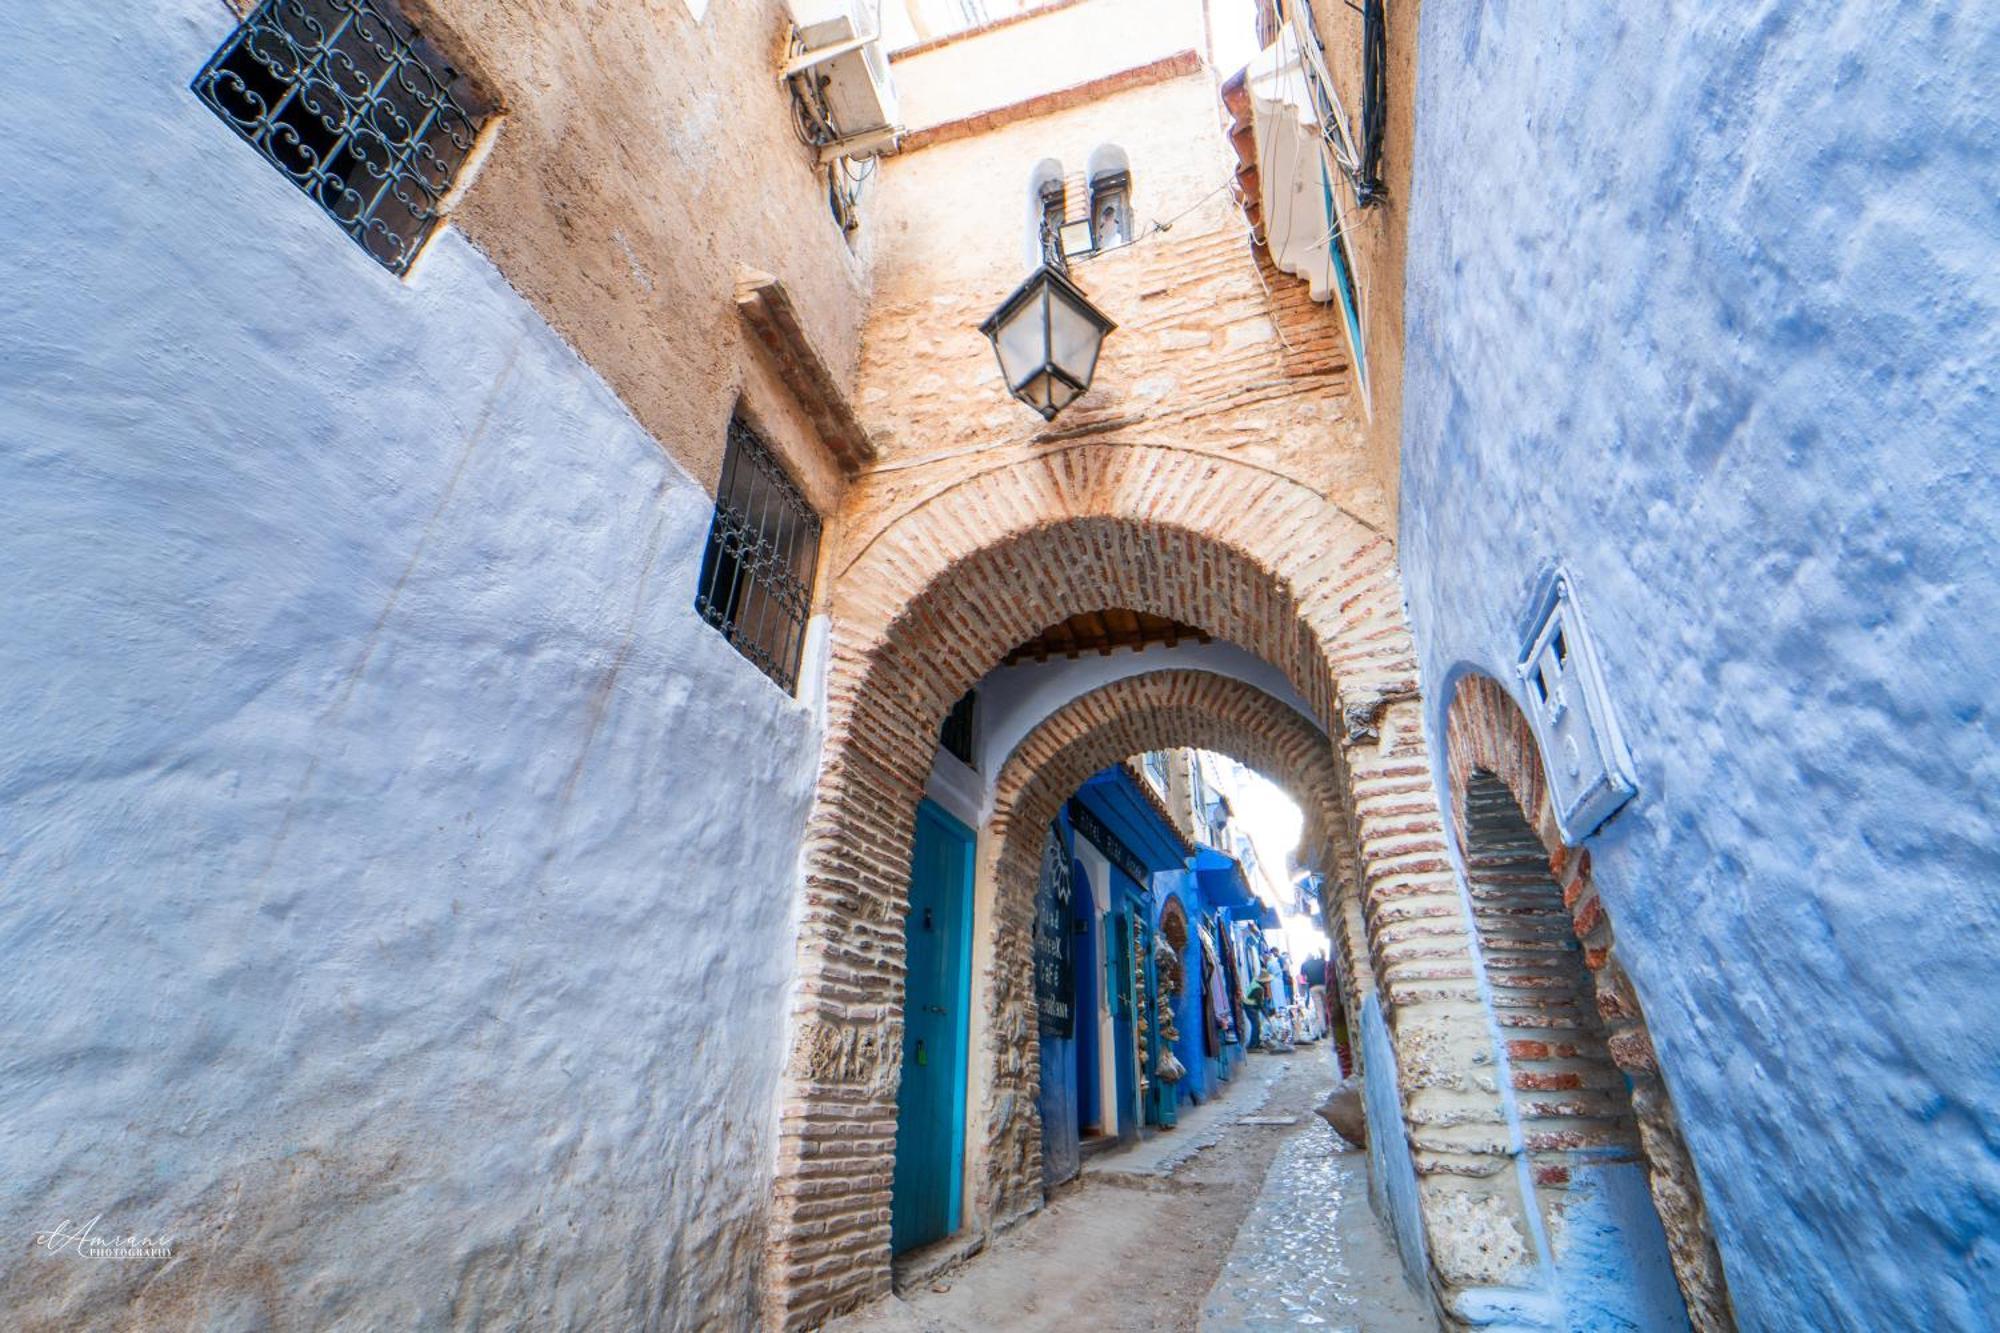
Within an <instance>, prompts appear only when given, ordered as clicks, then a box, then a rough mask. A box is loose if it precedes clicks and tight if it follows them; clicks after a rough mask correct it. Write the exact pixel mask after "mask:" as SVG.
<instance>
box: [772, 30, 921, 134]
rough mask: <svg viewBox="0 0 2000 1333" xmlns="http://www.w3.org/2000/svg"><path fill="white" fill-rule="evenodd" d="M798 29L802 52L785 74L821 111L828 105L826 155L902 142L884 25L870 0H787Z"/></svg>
mask: <svg viewBox="0 0 2000 1333" xmlns="http://www.w3.org/2000/svg"><path fill="white" fill-rule="evenodd" d="M787 3H788V4H789V6H790V8H791V12H792V26H793V27H794V28H795V29H797V31H798V38H799V40H798V46H799V51H798V54H797V55H795V56H794V57H793V58H792V59H791V61H790V62H788V63H787V64H786V66H785V69H784V78H785V79H786V80H787V81H794V85H795V91H797V92H798V93H799V94H800V95H801V96H802V97H804V98H805V99H806V100H807V102H808V104H809V105H810V106H812V107H814V108H815V112H816V113H817V112H819V111H821V110H823V111H824V114H825V117H826V119H827V120H829V121H831V124H830V125H828V126H827V129H828V130H829V131H830V132H831V133H832V135H833V140H832V142H830V143H825V144H822V145H821V146H820V157H821V159H822V160H825V159H829V158H833V157H851V156H860V155H862V154H865V153H870V152H876V151H879V150H880V149H883V148H889V147H893V146H894V144H895V142H896V135H897V125H896V89H895V85H894V84H893V83H891V82H890V80H889V60H888V57H887V56H885V55H883V54H882V42H881V29H880V26H879V24H878V23H877V20H876V9H875V5H874V4H872V3H869V0H787Z"/></svg>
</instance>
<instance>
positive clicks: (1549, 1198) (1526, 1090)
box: [1446, 675, 1735, 1333]
mask: <svg viewBox="0 0 2000 1333" xmlns="http://www.w3.org/2000/svg"><path fill="white" fill-rule="evenodd" d="M1446 760H1447V765H1448V773H1449V778H1450V795H1451V814H1452V819H1453V824H1454V831H1455V833H1456V834H1457V838H1458V844H1459V847H1460V849H1461V851H1462V853H1463V858H1464V861H1465V867H1466V879H1467V887H1468V890H1469V892H1470V895H1471V898H1472V904H1473V915H1474V918H1475V921H1476V922H1477V929H1478V935H1479V940H1480V946H1481V952H1482V954H1483V956H1484V960H1485V970H1486V974H1487V979H1488V982H1489V984H1490V985H1491V986H1492V988H1493V992H1494V996H1495V1000H1494V1005H1495V1011H1496V1019H1497V1020H1498V1022H1499V1023H1500V1024H1501V1026H1502V1029H1503V1037H1504V1038H1505V1040H1504V1041H1503V1048H1504V1055H1505V1058H1506V1060H1507V1063H1508V1065H1509V1067H1510V1071H1511V1074H1512V1081H1513V1083H1514V1085H1515V1087H1516V1089H1517V1090H1518V1091H1517V1097H1518V1098H1519V1099H1520V1102H1519V1105H1520V1117H1521V1125H1522V1130H1523V1135H1524V1148H1525V1149H1526V1151H1527V1152H1528V1153H1529V1155H1530V1158H1531V1160H1532V1161H1533V1162H1534V1164H1535V1173H1534V1174H1535V1184H1536V1192H1537V1194H1538V1196H1540V1198H1539V1200H1538V1202H1539V1205H1540V1206H1541V1208H1542V1210H1543V1211H1544V1213H1548V1212H1551V1211H1560V1210H1561V1209H1562V1208H1563V1207H1564V1206H1565V1204H1566V1202H1567V1197H1566V1196H1567V1194H1568V1193H1569V1192H1570V1191H1571V1190H1572V1189H1573V1188H1575V1187H1576V1186H1577V1185H1578V1184H1579V1182H1578V1181H1577V1180H1576V1179H1575V1172H1574V1170H1573V1166H1574V1163H1575V1161H1576V1160H1578V1157H1579V1154H1582V1155H1583V1157H1584V1158H1585V1159H1588V1158H1591V1157H1595V1158H1596V1159H1598V1160H1601V1161H1608V1162H1613V1163H1615V1162H1616V1161H1618V1160H1619V1159H1620V1158H1621V1157H1624V1158H1627V1159H1629V1158H1630V1157H1631V1156H1633V1155H1634V1150H1635V1149H1642V1150H1643V1153H1642V1155H1643V1161H1644V1165H1645V1171H1646V1183H1647V1187H1648V1191H1649V1193H1650V1195H1651V1202H1652V1205H1653V1211H1654V1213H1655V1214H1656V1216H1657V1219H1658V1221H1659V1223H1660V1225H1661V1227H1662V1228H1663V1229H1664V1241H1665V1245H1666V1248H1667V1252H1668V1255H1669V1257H1670V1260H1671V1264H1672V1269H1673V1277H1674V1279H1675V1282H1676V1284H1677V1285H1678V1287H1679V1290H1680V1296H1681V1298H1682V1300H1683V1301H1684V1303H1685V1305H1686V1308H1687V1314H1688V1319H1689V1322H1690V1323H1691V1324H1692V1325H1693V1326H1694V1327H1695V1328H1697V1329H1700V1330H1704V1333H1707V1331H1710V1330H1727V1329H1731V1328H1733V1327H1734V1326H1735V1324H1734V1318H1733V1316H1732V1314H1731V1311H1730V1305H1729V1292H1728V1287H1727V1284H1726V1282H1725V1280H1724V1276H1723V1272H1722V1263H1721V1258H1720V1255H1719V1254H1718V1253H1717V1251H1716V1248H1715V1240H1714V1237H1713V1234H1712V1233H1711V1231H1710V1229H1709V1223H1708V1213H1707V1209H1706V1207H1705V1206H1704V1204H1703V1202H1702V1195H1701V1185H1700V1181H1699V1179H1698V1178H1697V1176H1696V1173H1695V1167H1694V1161H1693V1159H1692V1157H1691V1156H1690V1155H1689V1153H1688V1149H1687V1145H1686V1142H1685V1141H1684V1139H1683V1138H1682V1136H1681V1132H1680V1127H1679V1124H1678V1123H1677V1120H1676V1118H1675V1114H1674V1108H1673V1101H1672V1098H1671V1097H1670V1096H1669V1094H1668V1090H1667V1084H1666V1079H1665V1075H1664V1073H1663V1071H1662V1070H1661V1068H1660V1064H1659V1059H1658V1056H1657V1055H1656V1054H1655V1052H1654V1049H1653V1042H1652V1038H1651V1036H1650V1035H1649V1034H1648V1032H1647V1029H1646V1018H1645V1013H1644V1011H1643V1009H1642V1008H1641V1007H1640V1004H1639V998H1638V995H1637V993H1636V992H1635V991H1634V989H1633V987H1632V983H1631V980H1630V979H1629V978H1628V977H1627V976H1626V974H1625V970H1624V968H1623V966H1622V965H1621V964H1620V962H1619V960H1618V956H1617V944H1616V940H1615V939H1614V937H1613V934H1612V928H1611V921H1610V918H1609V917H1608V916H1607V915H1606V913H1605V910H1604V906H1603V903H1602V901H1601V899H1600V898H1599V896H1598V893H1597V889H1596V886H1595V885H1594V884H1593V883H1592V880H1591V874H1590V853H1589V852H1588V851H1587V850H1582V849H1578V848H1574V847H1570V846H1567V845H1565V844H1564V842H1563V841H1562V837H1561V834H1560V832H1559V830H1558V826H1557V823H1556V818H1555V811H1554V808H1553V806H1552V804H1551V803H1550V800H1549V789H1548V783H1547V780H1546V777H1545V775H1544V773H1543V769H1542V758H1541V750H1540V748H1539V747H1538V746H1537V744H1536V742H1535V737H1534V731H1533V728H1532V727H1531V725H1530V724H1529V722H1528V719H1527V716H1526V715H1525V714H1524V713H1523V712H1522V711H1521V709H1520V707H1519V705H1517V704H1516V703H1515V702H1514V700H1513V699H1512V698H1511V697H1510V696H1509V695H1508V694H1507V692H1506V690H1505V689H1503V688H1502V687H1501V685H1500V684H1499V682H1497V681H1495V680H1493V679H1491V678H1490V677H1487V676H1482V675H1468V676H1465V677H1463V678H1461V679H1460V680H1459V682H1458V684H1457V685H1456V687H1455V688H1454V690H1453V693H1452V699H1451V706H1450V709H1449V712H1448V713H1447V719H1446ZM1635 1134H1636V1140H1637V1142H1636V1143H1634V1141H1633V1140H1634V1136H1635ZM1553 1258H1554V1260H1555V1262H1556V1264H1557V1267H1558V1269H1560V1267H1561V1261H1562V1256H1561V1255H1560V1254H1557V1255H1555V1256H1553ZM1600 1258H1601V1256H1600Z"/></svg>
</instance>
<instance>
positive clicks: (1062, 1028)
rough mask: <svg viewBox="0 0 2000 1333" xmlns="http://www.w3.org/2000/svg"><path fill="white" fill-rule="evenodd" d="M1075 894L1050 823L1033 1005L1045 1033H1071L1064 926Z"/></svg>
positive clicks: (1072, 992) (1038, 910)
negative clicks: (1038, 1012) (1039, 1014)
mask: <svg viewBox="0 0 2000 1333" xmlns="http://www.w3.org/2000/svg"><path fill="white" fill-rule="evenodd" d="M1075 892H1076V884H1075V881H1074V880H1072V879H1071V878H1070V869H1069V853H1068V852H1067V851H1065V850H1064V849H1063V840H1062V833H1061V831H1060V830H1059V829H1058V828H1057V827H1056V826H1055V825H1053V824H1051V825H1050V826H1049V836H1048V840H1047V841H1046V842H1044V843H1043V844H1042V878H1041V883H1040V884H1038V885H1037V886H1036V888H1035V1007H1036V1008H1037V1009H1038V1010H1040V1012H1041V1018H1040V1022H1039V1024H1038V1027H1039V1029H1040V1031H1041V1034H1042V1035H1043V1036H1044V1037H1067V1036H1070V1035H1072V1034H1074V1033H1075V1031H1076V940H1075V937H1074V936H1072V935H1071V934H1070V930H1069V918H1070V903H1071V899H1072V897H1073V896H1074V895H1075Z"/></svg>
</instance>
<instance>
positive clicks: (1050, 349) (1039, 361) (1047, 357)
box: [979, 223, 1118, 421]
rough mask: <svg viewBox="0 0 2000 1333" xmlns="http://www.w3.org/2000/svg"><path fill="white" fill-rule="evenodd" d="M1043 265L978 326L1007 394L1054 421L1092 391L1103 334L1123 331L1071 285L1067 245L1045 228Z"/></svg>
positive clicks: (1075, 286) (1049, 229)
mask: <svg viewBox="0 0 2000 1333" xmlns="http://www.w3.org/2000/svg"><path fill="white" fill-rule="evenodd" d="M1042 232H1043V234H1042V263H1041V266H1040V267H1039V268H1037V269H1036V270H1035V271H1034V272H1033V273H1030V274H1029V275H1028V278H1027V281H1025V282H1023V283H1022V284H1021V285H1020V286H1019V287H1016V288H1015V289H1014V291H1013V294H1012V295H1010V296H1008V298H1007V299H1006V300H1005V301H1002V302H1001V303H1000V308H999V309H998V310H995V311H994V312H993V313H992V314H991V315H988V316H987V317H986V322H985V323H983V324H981V325H980V326H979V331H980V332H981V333H983V334H985V335H986V336H987V337H988V338H989V339H991V340H992V343H993V353H994V355H995V356H997V357H998V358H999V360H1000V374H1001V377H1002V378H1003V379H1005V380H1006V381H1007V391H1008V392H1009V393H1011V394H1013V395H1014V396H1015V397H1016V398H1018V399H1020V400H1021V401H1022V402H1024V403H1026V404H1027V405H1028V406H1029V407H1032V408H1034V409H1035V410H1036V411H1037V412H1039V413H1041V414H1042V420H1044V421H1053V420H1055V415H1056V413H1058V412H1060V411H1062V410H1063V409H1064V408H1065V407H1068V406H1069V405H1070V404H1071V403H1072V402H1074V401H1075V400H1076V399H1077V398H1078V397H1079V396H1081V395H1082V393H1083V392H1084V390H1086V389H1088V388H1089V387H1090V377H1091V376H1092V375H1094V374H1095V373H1096V372H1097V354H1098V352H1099V351H1101V350H1102V349H1103V347H1104V335H1105V334H1107V333H1109V332H1111V331H1112V330H1113V329H1115V328H1117V327H1118V326H1117V325H1116V324H1114V323H1112V322H1111V320H1110V319H1109V318H1108V317H1107V316H1106V315H1105V314H1104V312H1103V311H1101V310H1099V309H1098V308H1097V307H1096V306H1094V305H1092V304H1091V303H1090V298H1089V297H1087V296H1085V295H1084V294H1083V289H1082V288H1080V287H1078V286H1077V285H1076V284H1075V283H1074V282H1072V281H1070V277H1069V264H1068V263H1067V261H1065V259H1064V258H1063V252H1062V242H1061V240H1060V238H1059V237H1057V236H1056V235H1055V233H1054V231H1053V229H1052V228H1050V227H1049V226H1048V225H1047V224H1046V223H1044V224H1043V229H1042Z"/></svg>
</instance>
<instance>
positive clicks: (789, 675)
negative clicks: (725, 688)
mask: <svg viewBox="0 0 2000 1333" xmlns="http://www.w3.org/2000/svg"><path fill="white" fill-rule="evenodd" d="M819 538H820V518H819V515H818V514H817V513H815V512H813V507H812V505H811V504H810V503H809V502H808V501H807V500H806V497H805V493H804V492H803V491H801V490H800V489H799V488H798V486H797V485H796V484H795V483H794V482H793V481H792V479H791V478H790V477H788V476H786V475H785V471H784V469H783V468H782V467H781V466H779V464H778V460H777V458H776V456H774V455H773V454H772V452H771V450H770V447H769V446H768V445H766V444H765V443H764V441H763V440H762V439H761V438H759V436H758V435H757V432H756V431H754V430H752V429H751V428H750V426H749V424H748V423H747V422H745V421H744V420H743V419H742V418H741V417H731V418H730V421H729V446H728V450H727V452H726V454H725V455H724V457H723V462H722V484H721V485H720V486H718V487H717V488H716V493H715V518H714V521H713V522H712V523H711V524H710V525H709V529H708V549H707V551H706V552H705V553H704V554H703V556H702V560H701V581H700V582H699V583H698V584H697V585H696V588H695V597H694V608H695V610H696V612H698V613H699V614H700V615H701V618H702V619H703V620H706V621H707V622H708V623H709V624H711V625H713V626H715V628H716V629H718V630H720V631H721V632H722V637H724V638H725V639H727V640H729V642H730V644H731V645H732V646H733V647H734V648H735V649H736V651H737V652H739V653H742V654H743V655H744V656H745V657H747V658H749V659H750V661H751V662H753V663H754V664H755V665H756V666H757V669H758V670H760V671H762V672H763V673H764V674H765V675H767V676H769V677H770V678H771V679H772V680H774V681H776V682H777V683H778V684H779V686H780V687H782V688H783V689H784V690H785V691H786V692H787V693H789V692H791V691H793V690H795V689H797V688H798V678H799V658H800V656H801V655H802V654H803V652H804V650H805V638H806V622H807V620H808V619H810V618H811V616H812V594H813V574H814V571H815V569H816V568H817V567H818V564H819Z"/></svg>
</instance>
